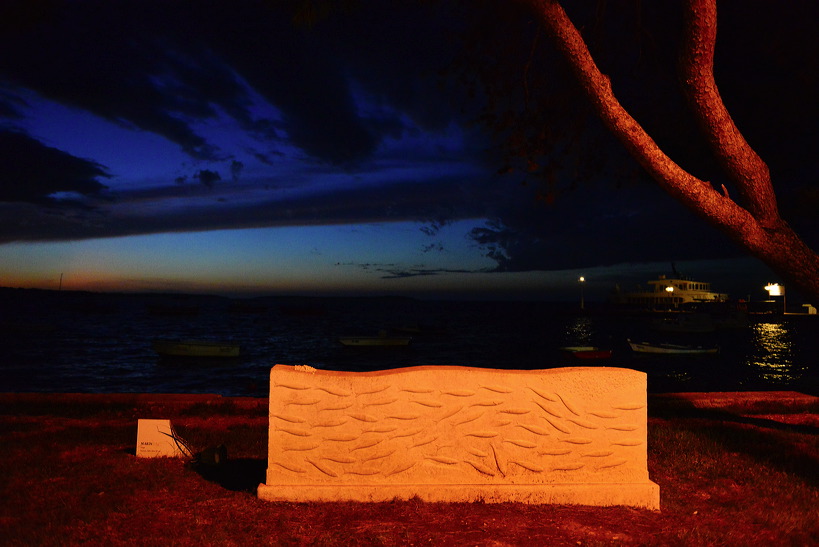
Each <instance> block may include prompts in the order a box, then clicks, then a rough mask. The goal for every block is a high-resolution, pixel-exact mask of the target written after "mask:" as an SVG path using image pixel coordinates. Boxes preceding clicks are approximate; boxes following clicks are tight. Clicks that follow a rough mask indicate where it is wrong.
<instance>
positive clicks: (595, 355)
mask: <svg viewBox="0 0 819 547" xmlns="http://www.w3.org/2000/svg"><path fill="white" fill-rule="evenodd" d="M560 350H561V351H562V352H564V353H566V354H568V355H571V356H572V357H574V358H575V359H582V360H584V361H586V360H589V361H593V360H598V359H609V358H611V355H612V350H610V349H605V348H598V347H597V346H567V347H563V348H560Z"/></svg>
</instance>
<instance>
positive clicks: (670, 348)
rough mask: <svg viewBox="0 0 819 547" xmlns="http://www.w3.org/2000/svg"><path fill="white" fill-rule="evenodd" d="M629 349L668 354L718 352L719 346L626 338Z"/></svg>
mask: <svg viewBox="0 0 819 547" xmlns="http://www.w3.org/2000/svg"><path fill="white" fill-rule="evenodd" d="M628 345H629V347H631V350H632V351H634V352H637V353H669V354H713V353H719V346H688V345H682V344H665V343H654V342H632V341H631V340H628Z"/></svg>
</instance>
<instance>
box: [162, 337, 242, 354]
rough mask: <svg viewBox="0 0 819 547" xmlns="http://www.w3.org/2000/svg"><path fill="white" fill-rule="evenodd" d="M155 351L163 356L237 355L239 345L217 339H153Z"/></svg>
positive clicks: (239, 350) (239, 348)
mask: <svg viewBox="0 0 819 547" xmlns="http://www.w3.org/2000/svg"><path fill="white" fill-rule="evenodd" d="M153 348H154V351H155V352H156V353H158V354H159V355H162V356H165V357H239V355H241V347H240V346H239V344H236V343H234V342H224V341H217V340H154V342H153Z"/></svg>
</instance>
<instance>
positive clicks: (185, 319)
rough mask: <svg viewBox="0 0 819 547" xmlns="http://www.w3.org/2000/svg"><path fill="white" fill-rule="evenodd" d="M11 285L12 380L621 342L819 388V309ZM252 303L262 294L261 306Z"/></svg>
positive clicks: (156, 376) (499, 363)
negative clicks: (612, 308)
mask: <svg viewBox="0 0 819 547" xmlns="http://www.w3.org/2000/svg"><path fill="white" fill-rule="evenodd" d="M242 302H244V301H233V300H230V299H225V298H219V297H170V296H159V295H157V296H152V295H149V296H146V295H99V294H87V293H70V292H62V293H55V292H41V291H22V290H3V291H2V292H0V343H2V348H3V351H2V356H0V380H1V381H2V385H0V391H6V392H84V393H100V392H152V393H217V394H221V395H225V396H253V397H264V396H266V395H267V390H268V374H269V371H270V367H272V366H273V365H274V364H277V363H281V364H288V365H305V364H306V365H311V366H313V367H316V368H321V369H336V370H378V369H385V368H398V367H408V366H418V365H461V366H473V367H488V368H502V369H509V368H519V369H541V368H554V367H560V366H572V365H575V366H576V365H578V364H581V365H586V364H588V363H581V362H577V361H573V360H572V358H571V357H569V356H566V355H564V354H563V353H562V352H561V351H560V349H559V348H560V347H561V346H570V345H598V346H604V347H608V348H612V349H613V350H614V355H613V357H612V358H611V359H610V360H607V361H605V362H602V363H599V364H600V365H604V366H616V367H626V368H632V369H636V370H641V371H643V372H646V373H647V375H648V388H649V391H650V392H655V393H657V392H674V391H739V390H795V391H802V392H805V393H812V394H815V395H819V364H818V363H819V358H817V356H818V355H819V318H817V317H815V316H814V317H798V316H785V317H782V316H763V315H752V316H751V319H750V325H749V326H747V327H744V328H738V329H727V330H720V331H717V332H712V333H700V334H695V333H676V334H674V333H661V332H657V331H655V330H654V329H652V328H651V325H650V321H651V319H650V318H648V317H645V316H625V315H615V314H611V313H595V311H594V310H590V311H589V312H588V313H586V314H582V315H581V314H579V313H577V311H578V310H577V309H576V307H577V306H576V305H574V306H572V305H568V304H549V303H520V302H517V303H509V302H437V301H421V300H412V299H401V298H370V299H308V298H268V299H259V300H254V301H248V302H246V303H245V304H246V305H243V306H237V303H242ZM250 304H252V306H251V305H250ZM418 326H420V327H421V332H420V333H418V334H415V335H414V337H413V342H412V344H411V345H410V346H409V347H407V348H400V349H379V348H369V349H351V348H345V347H343V346H341V345H340V344H339V342H338V337H340V336H344V335H375V334H377V333H378V332H379V331H380V330H389V329H392V328H400V327H418ZM156 338H193V339H213V340H230V341H234V342H238V343H240V344H241V346H242V353H243V355H242V356H241V357H239V358H235V359H229V360H219V359H216V360H213V359H211V360H208V359H193V358H189V359H179V358H176V359H173V358H171V359H169V358H161V357H159V356H157V355H156V353H155V352H154V351H153V349H152V345H151V344H152V341H153V340H154V339H156ZM628 338H631V339H633V340H653V341H669V342H678V343H690V344H718V345H719V346H720V348H721V351H720V353H719V354H718V355H703V356H690V357H686V356H647V355H641V354H635V353H633V352H632V351H631V350H630V349H629V347H628V345H627V342H626V340H627V339H628Z"/></svg>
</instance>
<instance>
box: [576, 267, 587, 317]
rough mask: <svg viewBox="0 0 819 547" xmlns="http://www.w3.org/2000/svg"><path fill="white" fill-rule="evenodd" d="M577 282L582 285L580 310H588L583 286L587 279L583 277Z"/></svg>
mask: <svg viewBox="0 0 819 547" xmlns="http://www.w3.org/2000/svg"><path fill="white" fill-rule="evenodd" d="M577 281H578V282H579V283H580V309H581V310H582V309H585V308H586V305H585V302H584V301H583V285H584V284H585V283H586V278H585V277H583V276H582V275H581V276H580V279H578V280H577Z"/></svg>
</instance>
